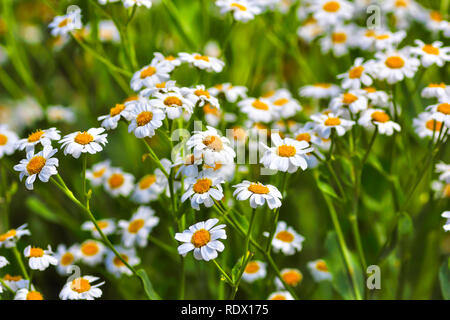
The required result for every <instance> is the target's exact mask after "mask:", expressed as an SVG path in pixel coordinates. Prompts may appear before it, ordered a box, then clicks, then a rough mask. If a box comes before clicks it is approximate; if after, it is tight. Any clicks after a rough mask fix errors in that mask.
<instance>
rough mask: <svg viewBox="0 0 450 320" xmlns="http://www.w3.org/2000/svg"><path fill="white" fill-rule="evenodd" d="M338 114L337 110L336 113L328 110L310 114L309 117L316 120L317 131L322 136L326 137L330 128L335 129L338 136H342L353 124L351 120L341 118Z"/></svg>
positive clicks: (328, 135)
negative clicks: (324, 112)
mask: <svg viewBox="0 0 450 320" xmlns="http://www.w3.org/2000/svg"><path fill="white" fill-rule="evenodd" d="M340 114H341V112H337V113H336V114H334V113H331V112H330V113H327V114H323V113H320V114H314V115H312V116H311V119H312V120H313V121H315V122H316V130H317V133H318V134H319V135H320V136H321V137H322V138H325V139H328V138H329V137H330V134H331V130H332V129H335V130H336V133H337V135H338V136H343V135H344V134H345V132H346V131H347V130H349V129H350V128H351V127H352V126H353V125H354V124H355V122H354V121H352V120H347V119H344V118H342V117H341V116H340Z"/></svg>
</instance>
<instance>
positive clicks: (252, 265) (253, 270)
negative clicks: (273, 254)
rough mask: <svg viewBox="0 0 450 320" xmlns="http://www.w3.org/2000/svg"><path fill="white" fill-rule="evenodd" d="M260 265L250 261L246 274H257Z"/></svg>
mask: <svg viewBox="0 0 450 320" xmlns="http://www.w3.org/2000/svg"><path fill="white" fill-rule="evenodd" d="M259 269H260V268H259V263H258V262H255V261H250V262H249V263H248V264H247V266H246V267H245V273H250V274H253V273H256V272H258V270H259Z"/></svg>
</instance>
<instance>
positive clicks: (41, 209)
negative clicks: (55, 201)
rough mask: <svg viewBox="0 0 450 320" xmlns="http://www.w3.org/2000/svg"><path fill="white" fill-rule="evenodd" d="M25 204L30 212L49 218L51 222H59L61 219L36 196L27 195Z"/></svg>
mask: <svg viewBox="0 0 450 320" xmlns="http://www.w3.org/2000/svg"><path fill="white" fill-rule="evenodd" d="M25 205H26V206H27V207H28V209H30V210H31V211H32V212H34V213H36V214H38V215H39V216H41V217H42V218H44V219H46V220H49V221H51V222H55V223H59V222H61V219H60V218H59V217H58V215H56V214H55V213H54V212H53V211H51V210H50V209H48V208H47V207H46V206H45V205H44V204H43V203H42V202H41V201H40V200H39V199H38V198H35V197H29V198H27V199H26V201H25Z"/></svg>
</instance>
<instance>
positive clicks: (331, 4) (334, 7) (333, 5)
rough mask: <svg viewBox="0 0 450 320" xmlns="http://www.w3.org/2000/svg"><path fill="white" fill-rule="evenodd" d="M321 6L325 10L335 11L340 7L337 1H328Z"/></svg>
mask: <svg viewBox="0 0 450 320" xmlns="http://www.w3.org/2000/svg"><path fill="white" fill-rule="evenodd" d="M322 8H323V10H325V11H327V12H337V11H339V9H340V8H341V5H340V4H339V2H337V1H328V2H327V3H325V4H324V5H323V7H322Z"/></svg>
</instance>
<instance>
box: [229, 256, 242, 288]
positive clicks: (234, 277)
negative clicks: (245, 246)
mask: <svg viewBox="0 0 450 320" xmlns="http://www.w3.org/2000/svg"><path fill="white" fill-rule="evenodd" d="M241 267H242V257H239V259H238V261H237V262H236V264H235V265H234V266H233V269H231V280H233V283H236V280H237V278H238V277H239V271H240V270H241Z"/></svg>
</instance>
